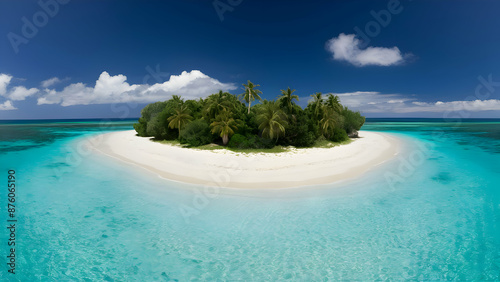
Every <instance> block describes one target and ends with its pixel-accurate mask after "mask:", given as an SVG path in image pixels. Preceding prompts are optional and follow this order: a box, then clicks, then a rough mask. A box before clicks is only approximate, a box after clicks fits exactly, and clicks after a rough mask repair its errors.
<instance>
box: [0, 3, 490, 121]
mask: <svg viewBox="0 0 500 282" xmlns="http://www.w3.org/2000/svg"><path fill="white" fill-rule="evenodd" d="M498 11H500V2H499V1H456V0H454V1H409V0H401V1H396V0H390V1H250V0H215V1H194V0H190V1H88V0H86V1H77V0H73V1H69V0H41V1H39V2H37V1H22V0H20V1H2V2H0V34H1V35H2V40H0V54H1V55H0V119H37V118H101V117H103V118H104V117H116V118H120V117H136V116H138V115H139V113H140V109H141V108H142V107H143V106H144V105H145V104H147V103H149V102H153V101H157V100H165V99H168V97H170V96H171V95H172V94H181V95H183V96H185V97H187V98H197V97H205V96H207V95H208V94H210V93H212V92H217V90H218V89H224V90H228V91H230V92H231V93H235V94H239V93H242V92H243V90H242V89H241V86H242V83H245V82H246V81H247V80H248V79H249V80H251V81H252V82H254V83H257V84H260V85H261V87H260V89H261V91H262V92H263V93H264V94H263V97H264V98H267V99H274V98H275V97H276V96H278V95H279V93H280V89H285V88H286V87H288V86H290V87H291V88H293V89H296V94H297V95H299V97H300V98H301V99H300V102H299V104H300V105H302V106H305V105H306V104H307V101H308V99H309V95H311V94H313V93H314V92H323V93H336V94H338V95H339V96H340V98H341V101H342V102H343V103H344V104H347V105H348V106H350V107H351V108H353V109H358V110H360V111H361V112H362V113H363V114H365V115H366V116H368V117H462V118H468V117H500V101H499V99H500V95H499V93H500V51H499V50H500V32H498V27H500V17H499V16H498ZM389 17H390V18H389ZM30 27H31V28H30ZM33 27H34V29H33Z"/></svg>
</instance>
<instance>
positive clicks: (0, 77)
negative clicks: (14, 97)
mask: <svg viewBox="0 0 500 282" xmlns="http://www.w3.org/2000/svg"><path fill="white" fill-rule="evenodd" d="M11 80H12V76H10V75H8V74H3V73H0V96H4V95H5V94H6V93H7V86H8V85H9V83H10V81H11Z"/></svg>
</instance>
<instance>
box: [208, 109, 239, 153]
mask: <svg viewBox="0 0 500 282" xmlns="http://www.w3.org/2000/svg"><path fill="white" fill-rule="evenodd" d="M210 127H212V134H219V135H220V137H222V144H223V145H226V144H227V142H228V141H229V137H230V136H231V135H233V134H234V131H235V130H236V129H238V122H237V121H236V120H234V118H233V117H232V114H231V113H230V112H229V111H227V110H226V109H224V110H222V111H221V112H220V113H219V114H218V115H217V116H216V117H215V121H214V122H212V123H211V124H210Z"/></svg>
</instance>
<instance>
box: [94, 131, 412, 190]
mask: <svg viewBox="0 0 500 282" xmlns="http://www.w3.org/2000/svg"><path fill="white" fill-rule="evenodd" d="M135 134H136V132H135V131H134V130H130V131H120V132H113V133H107V134H102V135H99V136H97V137H93V140H90V141H91V142H90V143H91V144H93V146H92V147H93V148H94V149H95V150H96V151H98V152H101V153H103V154H106V155H108V156H110V157H114V158H116V159H118V160H121V161H124V162H127V163H130V164H133V165H137V166H139V167H142V168H144V169H147V170H149V171H151V172H154V173H156V174H158V175H159V176H160V177H163V178H166V179H170V180H174V181H180V182H185V183H193V184H200V185H207V186H218V187H231V188H255V189H259V188H261V189H266V188H267V189H269V188H288V187H299V186H306V185H316V184H326V183H333V182H337V181H341V180H347V179H352V178H355V177H357V176H360V175H361V174H363V173H365V172H367V171H368V170H370V169H372V168H373V167H375V166H377V165H379V164H381V163H383V162H385V161H387V160H390V159H392V158H394V157H395V156H396V155H397V154H398V153H399V151H400V150H401V147H402V146H401V141H400V140H399V139H398V138H396V137H394V136H392V135H389V134H384V133H378V132H368V131H360V132H359V136H360V137H361V138H357V139H354V141H353V142H351V143H350V144H346V145H341V146H336V147H333V148H307V149H295V148H293V149H291V150H290V151H288V152H283V153H248V154H244V153H236V152H232V151H229V150H226V149H221V150H197V149H190V148H181V147H178V146H173V145H167V144H161V143H158V142H153V141H151V140H150V138H146V137H138V136H136V135H135Z"/></svg>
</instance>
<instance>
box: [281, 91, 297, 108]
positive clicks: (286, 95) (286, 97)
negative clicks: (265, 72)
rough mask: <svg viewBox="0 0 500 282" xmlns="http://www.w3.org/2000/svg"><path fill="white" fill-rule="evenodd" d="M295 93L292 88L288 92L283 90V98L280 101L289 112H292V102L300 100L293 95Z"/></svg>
mask: <svg viewBox="0 0 500 282" xmlns="http://www.w3.org/2000/svg"><path fill="white" fill-rule="evenodd" d="M293 92H295V89H293V90H291V89H290V87H288V89H287V90H281V97H280V98H279V100H280V101H281V102H282V103H283V104H284V105H285V106H286V107H287V109H288V112H291V111H292V103H293V102H292V100H293V99H295V100H297V101H298V100H299V96H297V95H292V93H293Z"/></svg>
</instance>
